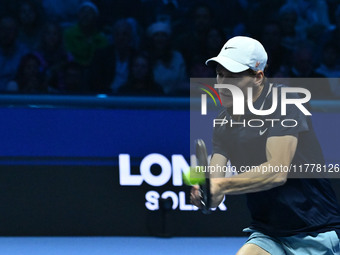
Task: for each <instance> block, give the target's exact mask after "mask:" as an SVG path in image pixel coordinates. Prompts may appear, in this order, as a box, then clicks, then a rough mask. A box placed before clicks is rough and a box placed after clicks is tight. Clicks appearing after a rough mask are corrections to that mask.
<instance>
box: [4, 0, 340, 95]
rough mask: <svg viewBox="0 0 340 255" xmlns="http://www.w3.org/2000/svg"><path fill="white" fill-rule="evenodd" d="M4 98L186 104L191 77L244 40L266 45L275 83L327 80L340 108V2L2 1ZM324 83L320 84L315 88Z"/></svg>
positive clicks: (208, 70)
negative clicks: (171, 99)
mask: <svg viewBox="0 0 340 255" xmlns="http://www.w3.org/2000/svg"><path fill="white" fill-rule="evenodd" d="M0 6H1V8H0V91H1V93H37V94H39V93H40V94H45V93H49V94H98V93H100V94H103V93H105V94H114V95H144V96H146V95H147V96H153V95H155V96H159V95H165V96H187V95H189V77H215V76H216V74H215V70H214V69H213V68H212V67H207V66H206V65H205V61H206V60H207V59H208V58H210V57H213V56H216V55H217V54H218V53H219V51H220V49H221V47H222V46H223V44H224V43H225V42H226V41H227V40H228V39H229V38H231V37H233V36H236V35H246V36H251V37H253V38H256V39H258V40H259V41H260V42H261V43H262V44H263V45H264V47H265V48H266V50H267V53H268V57H269V60H268V67H267V69H266V71H265V74H266V76H267V77H289V78H298V77H301V78H325V79H320V82H315V83H311V84H305V85H303V86H306V88H308V89H310V90H311V92H312V97H313V99H319V98H322V99H333V98H340V82H339V80H340V78H339V77H340V58H339V47H340V3H339V1H338V0H275V1H273V0H228V1H225V0H209V1H208V0H205V1H198V0H114V1H113V0H93V1H92V2H90V1H84V0H58V1H55V0H0ZM316 81H317V80H316Z"/></svg>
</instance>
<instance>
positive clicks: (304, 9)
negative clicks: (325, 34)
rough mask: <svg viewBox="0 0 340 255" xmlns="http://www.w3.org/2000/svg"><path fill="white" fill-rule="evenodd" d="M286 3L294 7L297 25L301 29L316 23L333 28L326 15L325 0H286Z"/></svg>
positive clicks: (326, 27)
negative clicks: (296, 14)
mask: <svg viewBox="0 0 340 255" xmlns="http://www.w3.org/2000/svg"><path fill="white" fill-rule="evenodd" d="M287 5H290V6H292V7H294V8H295V10H296V12H297V13H298V16H299V19H298V21H297V22H298V24H297V25H298V26H299V27H300V28H301V30H304V29H306V28H307V27H309V26H314V25H316V24H318V25H321V26H322V27H324V28H325V29H333V28H334V25H332V24H331V23H330V19H329V15H328V6H327V2H326V1H325V0H287Z"/></svg>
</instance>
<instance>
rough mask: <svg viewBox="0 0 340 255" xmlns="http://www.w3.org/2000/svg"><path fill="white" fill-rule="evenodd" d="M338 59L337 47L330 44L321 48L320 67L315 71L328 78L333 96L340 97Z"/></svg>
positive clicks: (339, 67) (339, 66)
mask: <svg viewBox="0 0 340 255" xmlns="http://www.w3.org/2000/svg"><path fill="white" fill-rule="evenodd" d="M338 58H339V47H338V46H337V45H336V44H332V43H329V44H326V45H325V46H324V48H323V54H322V61H321V65H320V66H319V67H318V68H317V69H316V71H317V72H318V73H320V74H322V75H324V76H326V77H328V78H330V79H329V84H330V86H331V90H332V93H333V95H334V96H337V97H340V79H339V77H340V65H339V64H337V60H338ZM335 78H336V79H335Z"/></svg>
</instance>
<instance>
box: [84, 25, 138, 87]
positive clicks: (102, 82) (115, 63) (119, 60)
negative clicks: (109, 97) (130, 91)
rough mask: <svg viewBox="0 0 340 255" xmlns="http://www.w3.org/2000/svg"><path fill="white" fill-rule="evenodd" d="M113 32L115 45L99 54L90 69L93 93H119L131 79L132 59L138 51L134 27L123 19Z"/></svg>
mask: <svg viewBox="0 0 340 255" xmlns="http://www.w3.org/2000/svg"><path fill="white" fill-rule="evenodd" d="M113 30H114V31H113V33H114V34H113V40H114V43H113V44H112V45H110V46H108V47H106V48H105V49H103V50H100V51H98V52H97V54H96V55H95V57H94V60H93V63H92V66H91V68H90V86H91V91H93V92H97V93H117V92H118V90H119V88H120V87H121V86H122V85H124V84H125V83H126V82H127V80H128V77H129V70H130V67H129V66H130V64H131V57H132V56H133V53H134V52H135V50H136V43H135V40H136V38H134V37H133V36H132V33H133V27H132V25H131V23H130V22H129V20H128V19H122V20H118V21H117V22H116V24H115V25H114V29H113Z"/></svg>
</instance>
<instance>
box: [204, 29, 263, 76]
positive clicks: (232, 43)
mask: <svg viewBox="0 0 340 255" xmlns="http://www.w3.org/2000/svg"><path fill="white" fill-rule="evenodd" d="M267 59H268V57H267V52H266V51H265V49H264V48H263V46H262V44H261V43H260V42H259V41H257V40H255V39H253V38H250V37H246V36H236V37H233V38H231V39H229V40H228V41H227V42H226V44H224V46H223V48H222V49H221V52H220V53H219V54H218V56H217V57H214V58H210V59H208V60H207V61H206V62H205V64H206V65H208V63H209V62H211V61H214V62H217V63H219V64H220V65H222V66H223V67H224V68H226V69H227V70H229V71H230V72H232V73H239V72H243V71H245V70H247V69H249V68H250V69H252V70H254V71H259V70H262V71H263V70H264V68H265V67H266V64H267Z"/></svg>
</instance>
